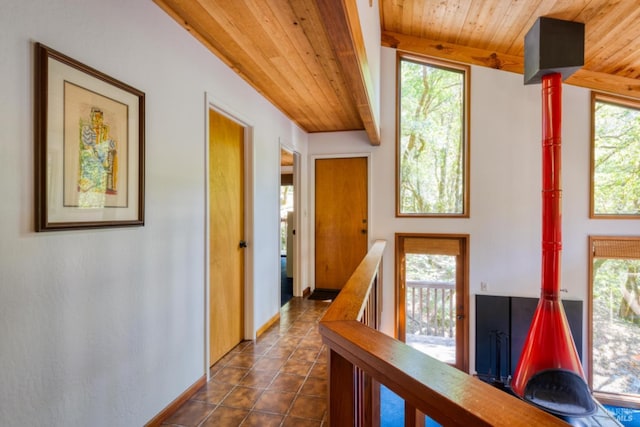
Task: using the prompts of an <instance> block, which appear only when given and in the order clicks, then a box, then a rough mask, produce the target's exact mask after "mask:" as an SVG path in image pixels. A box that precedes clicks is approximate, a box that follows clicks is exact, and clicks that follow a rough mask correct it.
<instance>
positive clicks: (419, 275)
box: [405, 254, 456, 282]
mask: <svg viewBox="0 0 640 427" xmlns="http://www.w3.org/2000/svg"><path fill="white" fill-rule="evenodd" d="M405 264H406V273H405V274H406V280H426V281H432V282H454V281H455V280H456V257H454V256H450V255H426V254H407V255H406V263H405Z"/></svg>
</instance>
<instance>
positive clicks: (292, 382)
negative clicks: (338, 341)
mask: <svg viewBox="0 0 640 427" xmlns="http://www.w3.org/2000/svg"><path fill="white" fill-rule="evenodd" d="M329 304H330V302H325V301H313V300H308V299H305V298H293V299H291V300H290V301H289V302H288V303H287V304H285V305H284V306H283V307H282V308H281V309H280V320H279V321H278V322H276V323H275V324H274V325H272V326H271V327H270V328H269V329H268V330H267V331H265V333H264V334H262V335H261V336H260V337H259V338H258V339H257V340H256V341H255V342H253V341H244V342H242V343H240V344H239V345H238V346H236V347H235V348H234V349H233V350H232V351H231V352H229V353H228V354H227V355H225V356H224V357H223V358H222V359H221V360H220V361H219V362H218V363H216V364H215V365H214V366H212V367H211V380H210V381H209V382H208V383H207V384H206V385H205V386H204V387H203V388H202V389H201V390H200V391H198V392H197V393H196V394H194V395H193V396H192V397H191V399H189V400H188V401H187V402H186V403H185V404H184V405H182V406H181V407H180V408H179V409H178V411H176V412H175V413H174V414H173V415H172V416H171V417H169V418H168V419H167V420H166V421H165V422H164V423H163V424H162V425H163V426H174V427H209V426H216V427H227V426H229V427H237V426H242V427H249V426H260V427H269V426H274V427H275V426H282V427H289V426H296V427H306V426H309V427H324V426H327V425H328V423H327V411H326V409H327V353H326V348H325V347H324V346H323V344H322V339H321V337H320V334H319V333H318V327H317V326H318V320H319V319H320V318H321V317H322V315H323V314H324V312H325V311H326V309H327V307H329Z"/></svg>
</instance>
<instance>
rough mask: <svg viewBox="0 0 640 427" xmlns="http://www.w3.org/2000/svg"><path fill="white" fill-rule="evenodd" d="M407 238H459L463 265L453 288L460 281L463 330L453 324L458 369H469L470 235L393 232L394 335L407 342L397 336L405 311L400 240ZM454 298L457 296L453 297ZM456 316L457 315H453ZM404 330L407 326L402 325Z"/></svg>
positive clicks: (402, 337)
mask: <svg viewBox="0 0 640 427" xmlns="http://www.w3.org/2000/svg"><path fill="white" fill-rule="evenodd" d="M406 238H425V239H455V240H458V241H459V242H460V244H461V255H462V257H463V260H464V262H463V265H462V267H461V268H462V271H456V291H457V282H458V280H460V281H461V282H462V283H461V286H462V291H463V293H464V295H462V298H461V299H462V303H461V305H462V310H463V316H464V317H463V318H462V319H458V320H462V326H461V327H460V330H461V331H460V332H462V333H461V334H460V335H461V336H458V332H459V330H458V328H457V325H456V365H459V366H458V367H459V369H460V370H462V371H464V372H467V373H468V372H469V346H470V343H469V310H470V306H469V265H470V260H469V247H470V243H471V242H470V236H469V234H450V233H444V234H439V233H408V232H407V233H396V234H395V262H394V264H395V265H394V267H395V280H394V306H393V311H394V336H395V337H396V338H397V339H399V340H401V341H406V339H405V337H404V336H400V328H401V327H402V324H401V322H404V319H402V316H403V315H405V310H406V287H405V286H404V282H403V278H404V277H405V276H404V264H403V262H402V261H403V257H402V250H401V249H400V243H401V241H404V239H406ZM456 299H457V298H456ZM459 301H460V299H457V301H456V313H457V312H458V307H459V305H460V304H458V302H459ZM456 316H458V314H456ZM405 331H406V327H405ZM458 347H461V348H460V355H458Z"/></svg>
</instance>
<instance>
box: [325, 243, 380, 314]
mask: <svg viewBox="0 0 640 427" xmlns="http://www.w3.org/2000/svg"><path fill="white" fill-rule="evenodd" d="M386 245H387V242H386V241H384V240H376V241H375V242H374V243H373V246H371V249H369V252H367V255H365V257H364V258H363V259H362V261H361V262H360V264H359V265H358V267H356V269H355V271H354V272H353V274H352V275H351V277H350V278H349V280H347V283H345V284H344V286H343V287H342V289H341V290H340V293H339V294H338V296H337V297H336V299H335V300H334V301H333V303H331V305H330V306H329V308H328V309H327V312H326V313H325V315H324V316H323V317H322V319H321V321H322V322H328V321H333V320H360V319H361V317H362V313H363V311H364V309H365V306H366V302H367V298H368V297H369V293H370V292H371V286H372V284H373V281H374V280H375V278H376V273H377V271H378V268H379V267H380V262H381V261H382V254H383V253H384V248H385V246H386Z"/></svg>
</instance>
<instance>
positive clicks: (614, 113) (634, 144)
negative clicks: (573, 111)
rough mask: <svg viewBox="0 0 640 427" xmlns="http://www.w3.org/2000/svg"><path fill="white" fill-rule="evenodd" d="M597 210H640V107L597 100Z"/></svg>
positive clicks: (621, 211)
mask: <svg viewBox="0 0 640 427" xmlns="http://www.w3.org/2000/svg"><path fill="white" fill-rule="evenodd" d="M594 121H595V122H594V129H595V135H594V171H593V183H594V188H593V199H594V213H595V214H621V215H630V214H640V110H639V109H633V108H629V107H626V106H621V105H614V104H610V103H606V102H600V101H596V103H595V119H594Z"/></svg>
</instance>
